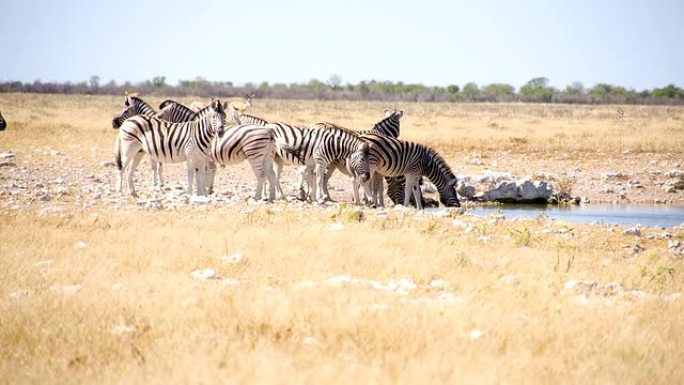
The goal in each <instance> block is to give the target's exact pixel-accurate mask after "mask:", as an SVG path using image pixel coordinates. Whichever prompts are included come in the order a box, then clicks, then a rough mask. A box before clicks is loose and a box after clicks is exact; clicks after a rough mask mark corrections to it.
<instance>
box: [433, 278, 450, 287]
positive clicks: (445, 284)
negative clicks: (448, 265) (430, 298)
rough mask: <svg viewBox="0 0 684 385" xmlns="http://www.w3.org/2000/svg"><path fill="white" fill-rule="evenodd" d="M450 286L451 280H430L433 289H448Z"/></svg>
mask: <svg viewBox="0 0 684 385" xmlns="http://www.w3.org/2000/svg"><path fill="white" fill-rule="evenodd" d="M449 286H450V284H449V281H446V280H443V279H433V280H432V281H430V287H431V288H433V289H446V288H448V287H449Z"/></svg>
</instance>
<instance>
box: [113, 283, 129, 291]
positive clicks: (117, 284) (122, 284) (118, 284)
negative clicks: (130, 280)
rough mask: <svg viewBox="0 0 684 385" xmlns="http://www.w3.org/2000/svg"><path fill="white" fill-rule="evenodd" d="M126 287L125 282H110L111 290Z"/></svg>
mask: <svg viewBox="0 0 684 385" xmlns="http://www.w3.org/2000/svg"><path fill="white" fill-rule="evenodd" d="M125 287H126V284H125V283H123V282H116V283H114V284H112V290H121V289H123V288H125Z"/></svg>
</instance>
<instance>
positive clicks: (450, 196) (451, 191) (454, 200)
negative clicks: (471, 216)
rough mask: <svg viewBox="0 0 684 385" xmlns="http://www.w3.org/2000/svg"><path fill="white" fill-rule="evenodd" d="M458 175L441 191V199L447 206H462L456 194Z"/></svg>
mask: <svg viewBox="0 0 684 385" xmlns="http://www.w3.org/2000/svg"><path fill="white" fill-rule="evenodd" d="M457 182H458V180H457V179H456V177H454V178H453V179H451V180H449V181H448V182H447V186H446V187H445V188H443V189H441V190H440V191H439V201H440V202H442V204H443V205H444V206H446V207H461V203H460V202H459V201H458V194H456V183H457Z"/></svg>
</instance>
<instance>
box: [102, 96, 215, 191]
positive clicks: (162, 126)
mask: <svg viewBox="0 0 684 385" xmlns="http://www.w3.org/2000/svg"><path fill="white" fill-rule="evenodd" d="M197 115H198V116H197V118H196V119H195V120H193V121H190V122H185V123H170V122H165V121H162V120H159V119H157V118H155V117H148V116H143V115H138V116H134V117H131V118H129V119H126V120H125V121H124V122H123V124H122V125H121V127H120V129H119V135H118V137H117V141H116V147H115V156H114V161H115V163H116V165H117V168H118V169H119V175H118V179H117V191H118V192H121V191H122V184H123V181H122V179H123V174H124V172H125V171H126V170H128V187H129V189H130V193H131V195H132V196H137V194H136V192H135V186H134V185H133V173H134V171H135V168H136V167H137V165H138V163H139V162H140V160H141V159H142V154H141V153H140V152H139V151H140V150H143V151H144V152H146V153H147V154H148V155H150V157H152V161H153V162H164V163H167V162H168V163H178V162H183V161H187V166H188V194H192V184H193V179H194V177H196V180H197V193H198V195H204V193H205V186H204V174H205V167H206V162H207V161H208V158H209V157H210V146H211V141H212V139H213V138H214V136H215V134H216V133H220V132H223V128H224V125H225V119H226V113H225V105H222V104H221V103H220V101H219V100H212V103H211V104H210V105H209V106H207V107H206V108H204V109H202V110H201V111H200V112H199V113H198V114H197Z"/></svg>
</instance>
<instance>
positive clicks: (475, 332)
mask: <svg viewBox="0 0 684 385" xmlns="http://www.w3.org/2000/svg"><path fill="white" fill-rule="evenodd" d="M469 336H470V339H471V340H472V341H475V340H478V339H480V338H482V337H483V336H484V333H483V332H482V331H481V330H478V329H473V330H471V331H470V333H469Z"/></svg>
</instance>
